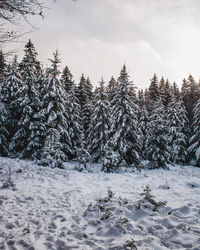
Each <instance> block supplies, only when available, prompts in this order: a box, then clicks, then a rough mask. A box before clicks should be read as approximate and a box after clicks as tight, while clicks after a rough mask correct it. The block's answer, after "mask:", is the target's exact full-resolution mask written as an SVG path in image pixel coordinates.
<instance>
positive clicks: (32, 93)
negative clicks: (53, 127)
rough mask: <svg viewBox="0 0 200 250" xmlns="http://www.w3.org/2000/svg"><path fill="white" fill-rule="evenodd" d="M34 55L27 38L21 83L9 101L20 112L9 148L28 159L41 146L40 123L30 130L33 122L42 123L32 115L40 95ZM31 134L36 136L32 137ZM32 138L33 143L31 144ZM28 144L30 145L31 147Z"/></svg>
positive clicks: (38, 107)
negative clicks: (37, 86) (14, 95)
mask: <svg viewBox="0 0 200 250" xmlns="http://www.w3.org/2000/svg"><path fill="white" fill-rule="evenodd" d="M36 55H37V53H36V51H35V48H34V45H33V44H32V43H31V42H30V40H29V42H28V44H26V46H25V56H24V58H23V60H22V63H21V64H20V65H21V74H22V76H23V84H22V85H21V86H19V89H18V91H17V93H16V98H15V100H13V102H12V103H11V106H12V107H13V108H16V110H17V112H18V114H20V117H19V120H18V127H17V131H16V133H15V134H14V136H13V138H12V141H11V150H12V151H13V153H14V152H16V155H17V156H19V157H22V158H28V159H29V158H31V157H32V155H34V154H35V151H36V152H38V151H40V150H41V146H42V142H41V144H40V143H39V144H38V134H39V133H41V134H42V133H43V126H42V124H41V125H40V126H39V125H37V128H38V129H37V130H36V131H37V132H36V133H34V132H33V130H32V129H33V128H34V130H35V129H36V126H35V125H34V124H35V123H37V124H38V123H42V121H39V120H38V119H36V118H35V117H34V116H35V114H36V113H38V112H39V111H40V109H41V102H40V99H41V96H40V93H39V92H38V91H37V88H36V83H37V79H38V78H37V73H38V69H37V67H38V61H37V59H36ZM22 66H23V67H22ZM39 128H41V130H40V129H39ZM33 136H34V137H36V138H33ZM34 140H35V143H34V144H33V141H34ZM41 140H42V138H41ZM30 144H31V145H32V146H31V147H30ZM33 145H34V146H33Z"/></svg>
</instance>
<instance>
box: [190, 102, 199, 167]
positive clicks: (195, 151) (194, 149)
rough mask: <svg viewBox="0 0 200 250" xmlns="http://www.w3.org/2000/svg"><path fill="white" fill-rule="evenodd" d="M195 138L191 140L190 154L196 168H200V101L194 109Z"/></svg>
mask: <svg viewBox="0 0 200 250" xmlns="http://www.w3.org/2000/svg"><path fill="white" fill-rule="evenodd" d="M193 131H194V133H193V136H192V137H191V139H190V147H189V152H191V154H192V156H193V157H194V158H195V161H196V163H195V164H196V166H197V167H200V100H199V101H198V102H197V104H196V106H195V108H194V118H193Z"/></svg>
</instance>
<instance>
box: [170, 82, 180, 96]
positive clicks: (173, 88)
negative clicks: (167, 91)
mask: <svg viewBox="0 0 200 250" xmlns="http://www.w3.org/2000/svg"><path fill="white" fill-rule="evenodd" d="M171 92H172V96H173V97H174V98H175V99H176V100H180V98H181V93H180V90H179V88H178V86H177V84H176V82H174V83H173V84H172V86H171Z"/></svg>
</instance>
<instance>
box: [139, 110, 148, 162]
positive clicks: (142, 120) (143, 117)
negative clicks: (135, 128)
mask: <svg viewBox="0 0 200 250" xmlns="http://www.w3.org/2000/svg"><path fill="white" fill-rule="evenodd" d="M138 125H139V128H140V130H141V133H142V140H141V155H142V158H143V159H144V160H146V150H147V144H148V131H149V128H150V119H149V113H148V111H147V110H146V108H145V106H143V107H141V108H140V110H139V124H138Z"/></svg>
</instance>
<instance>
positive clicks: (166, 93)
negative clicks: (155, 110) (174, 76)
mask: <svg viewBox="0 0 200 250" xmlns="http://www.w3.org/2000/svg"><path fill="white" fill-rule="evenodd" d="M171 99H172V91H171V85H170V83H169V81H168V79H167V80H166V82H165V84H164V88H163V94H162V98H161V100H162V102H163V105H164V106H165V107H166V106H167V105H168V104H169V103H170V101H171Z"/></svg>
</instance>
